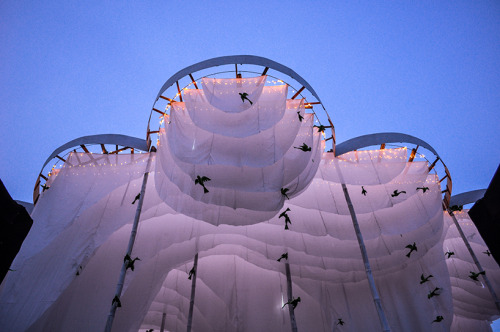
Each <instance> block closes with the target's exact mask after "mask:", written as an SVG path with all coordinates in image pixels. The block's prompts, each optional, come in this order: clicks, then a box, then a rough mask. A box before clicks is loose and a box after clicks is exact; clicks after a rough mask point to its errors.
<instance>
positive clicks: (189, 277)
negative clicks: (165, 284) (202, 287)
mask: <svg viewBox="0 0 500 332" xmlns="http://www.w3.org/2000/svg"><path fill="white" fill-rule="evenodd" d="M194 274H195V270H194V266H193V267H192V268H191V270H189V276H188V279H189V280H191V278H192V277H193V275H194Z"/></svg>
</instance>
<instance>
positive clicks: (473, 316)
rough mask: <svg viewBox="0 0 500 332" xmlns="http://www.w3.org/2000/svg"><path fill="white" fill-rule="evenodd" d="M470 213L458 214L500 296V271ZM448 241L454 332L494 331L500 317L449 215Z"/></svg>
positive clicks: (447, 226)
mask: <svg viewBox="0 0 500 332" xmlns="http://www.w3.org/2000/svg"><path fill="white" fill-rule="evenodd" d="M467 212H468V210H462V211H460V212H459V211H456V212H454V214H455V217H456V219H457V221H458V223H459V224H460V227H461V228H462V230H463V232H464V234H465V236H466V238H467V240H468V241H469V243H470V245H471V248H472V250H474V252H475V254H476V256H477V258H478V260H479V263H480V264H481V266H482V267H483V269H484V271H485V273H486V275H487V277H488V279H489V280H490V282H491V284H492V286H493V289H494V291H495V293H496V294H497V295H498V294H500V269H499V267H498V264H497V263H496V262H495V259H494V258H493V256H490V255H489V254H488V253H489V250H488V247H487V246H486V244H485V243H484V240H483V239H482V237H481V235H480V234H479V232H478V230H477V228H476V226H474V223H473V222H472V220H471V219H470V217H469V214H468V213H467ZM445 228H446V229H447V231H446V233H445V239H444V243H443V250H444V251H445V252H450V253H453V254H452V255H451V254H450V258H449V259H447V260H446V264H447V266H448V271H449V273H450V280H451V286H452V294H453V311H454V316H453V325H452V328H453V331H464V332H465V331H491V327H490V324H491V321H492V320H495V319H497V318H498V317H499V314H498V311H497V309H496V307H495V303H494V301H493V298H492V296H491V293H490V292H489V291H488V288H487V285H485V283H484V279H483V278H482V277H481V276H479V277H478V278H477V280H474V279H473V278H471V276H472V277H474V274H473V273H478V272H480V271H478V268H477V266H476V265H475V264H474V261H473V259H472V257H471V255H470V254H469V251H468V250H467V248H466V246H465V245H464V242H463V240H462V238H461V237H460V234H459V232H458V229H457V227H456V226H455V224H454V223H453V220H452V218H451V217H450V216H448V215H446V216H445Z"/></svg>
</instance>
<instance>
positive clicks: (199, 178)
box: [194, 175, 210, 194]
mask: <svg viewBox="0 0 500 332" xmlns="http://www.w3.org/2000/svg"><path fill="white" fill-rule="evenodd" d="M207 181H210V178H208V177H206V176H199V175H197V176H196V179H195V180H194V184H195V185H196V184H199V185H200V186H202V187H203V193H205V194H206V193H208V189H207V187H205V182H207Z"/></svg>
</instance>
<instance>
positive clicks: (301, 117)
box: [297, 111, 304, 122]
mask: <svg viewBox="0 0 500 332" xmlns="http://www.w3.org/2000/svg"><path fill="white" fill-rule="evenodd" d="M297 115H298V116H299V121H300V122H302V119H304V117H303V116H302V115H300V111H297Z"/></svg>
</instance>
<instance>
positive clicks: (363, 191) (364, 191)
mask: <svg viewBox="0 0 500 332" xmlns="http://www.w3.org/2000/svg"><path fill="white" fill-rule="evenodd" d="M361 189H363V190H361V194H362V195H365V196H366V193H367V191H366V189H365V187H363V186H361Z"/></svg>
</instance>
